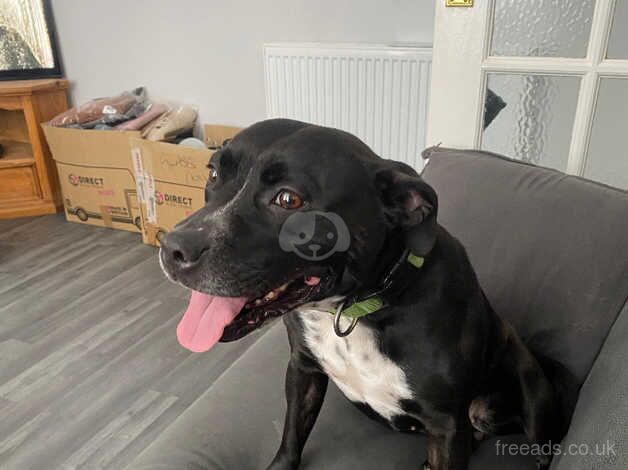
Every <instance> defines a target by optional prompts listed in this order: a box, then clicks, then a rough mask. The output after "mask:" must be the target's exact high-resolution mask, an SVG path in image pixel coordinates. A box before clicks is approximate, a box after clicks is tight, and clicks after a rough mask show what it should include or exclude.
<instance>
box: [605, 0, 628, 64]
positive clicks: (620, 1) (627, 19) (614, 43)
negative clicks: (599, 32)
mask: <svg viewBox="0 0 628 470" xmlns="http://www.w3.org/2000/svg"><path fill="white" fill-rule="evenodd" d="M606 57H607V58H609V59H628V0H617V3H616V4H615V14H614V15H613V25H612V27H611V35H610V37H609V38H608V51H607V53H606Z"/></svg>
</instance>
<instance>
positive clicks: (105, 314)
mask: <svg viewBox="0 0 628 470" xmlns="http://www.w3.org/2000/svg"><path fill="white" fill-rule="evenodd" d="M188 296H189V292H188V291H186V290H185V289H183V288H181V287H179V286H176V285H174V284H172V283H170V282H169V281H168V280H167V279H166V278H165V277H164V275H163V274H162V273H161V270H160V269H159V264H158V261H157V250H156V249H155V248H153V247H149V246H145V245H142V243H141V238H140V236H139V235H138V234H136V233H130V232H124V231H114V230H109V229H103V228H98V227H92V226H88V225H81V224H73V223H68V222H66V221H65V219H64V217H63V215H53V216H44V217H37V218H30V219H18V220H9V221H4V220H0V468H2V469H3V470H5V469H7V470H23V469H32V470H40V469H41V470H54V469H112V470H113V469H115V470H118V469H121V468H123V467H124V466H125V465H127V464H128V463H129V462H131V461H132V460H133V459H134V458H135V457H136V456H137V455H138V454H139V453H141V452H142V451H143V450H144V449H145V448H146V447H147V446H148V445H150V444H151V443H152V441H153V440H154V439H155V438H156V437H157V436H159V434H161V432H163V430H164V429H165V428H166V427H167V426H169V425H170V424H171V423H172V422H173V421H174V420H175V419H177V417H178V416H179V415H180V414H181V413H183V412H184V411H185V410H186V409H187V408H188V407H189V406H190V405H191V404H192V403H194V402H195V401H196V399H197V398H198V397H199V396H200V395H201V394H202V393H204V392H205V391H206V390H207V388H208V387H209V386H210V385H211V384H212V383H213V381H214V380H215V379H216V378H217V377H219V376H220V375H221V374H222V373H223V372H224V370H226V369H227V368H228V367H229V366H230V365H231V364H232V363H233V362H234V361H235V360H236V359H237V358H238V357H239V356H240V355H241V354H242V352H243V351H245V350H246V349H247V348H248V347H249V346H250V345H251V344H252V343H253V342H255V340H256V339H257V338H258V337H259V335H260V334H262V333H260V332H256V333H254V334H252V335H249V336H247V337H246V338H244V339H243V340H242V341H239V342H235V343H228V344H219V345H218V346H216V348H214V349H213V350H212V352H211V353H206V354H192V353H190V352H188V351H186V350H184V349H183V348H181V346H179V344H178V343H177V340H176V335H175V329H176V324H177V322H178V320H179V318H180V315H181V312H182V311H183V310H184V309H185V307H186V304H187V298H188Z"/></svg>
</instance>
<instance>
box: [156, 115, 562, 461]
mask: <svg viewBox="0 0 628 470" xmlns="http://www.w3.org/2000/svg"><path fill="white" fill-rule="evenodd" d="M205 196H206V205H205V207H204V208H202V209H201V210H199V211H198V212H196V213H195V214H193V215H191V216H190V217H189V218H187V219H186V220H185V221H183V222H182V223H180V224H179V225H178V226H177V227H176V228H175V229H174V230H173V231H171V232H170V233H169V234H168V235H167V236H166V237H165V238H164V239H163V240H162V245H161V253H160V261H161V264H162V267H163V269H164V271H165V272H166V274H167V275H168V276H169V278H171V279H172V280H174V281H176V282H179V283H181V284H182V285H184V286H186V287H188V288H190V289H192V290H193V294H192V299H191V302H190V307H189V308H188V310H187V312H186V313H185V315H184V317H183V319H182V321H181V323H180V324H179V327H178V330H177V332H178V336H179V340H180V342H181V343H182V344H183V345H184V346H186V347H188V348H189V349H192V350H194V351H205V350H207V349H209V348H210V347H211V346H213V345H214V344H215V343H216V342H217V341H219V340H220V341H232V340H236V339H238V338H240V337H242V336H244V335H246V334H247V333H249V332H251V331H252V330H255V329H256V328H259V327H260V326H261V325H262V324H263V323H264V322H265V321H266V320H267V319H270V318H272V317H277V316H281V315H284V314H285V315H284V317H283V318H284V322H285V324H286V326H287V330H288V335H289V339H290V346H291V350H292V353H291V357H290V363H289V367H288V371H287V375H286V395H287V400H288V411H287V415H286V420H285V427H284V433H283V439H282V442H281V446H280V448H279V451H278V453H277V455H276V457H275V459H274V460H273V462H272V464H271V466H270V468H273V469H280V468H281V469H284V468H286V469H288V468H292V469H293V468H297V467H298V465H299V462H300V458H301V451H302V449H303V446H304V444H305V441H306V439H307V437H308V435H309V433H310V431H311V429H312V427H313V425H314V422H315V420H316V417H317V415H318V412H319V410H320V408H321V405H322V403H323V398H324V396H325V391H326V388H327V383H328V379H329V378H330V377H331V378H332V380H334V382H335V383H336V384H337V385H338V387H339V388H340V389H341V390H342V391H343V392H344V394H345V395H346V396H347V397H348V398H349V400H351V401H352V402H354V403H355V404H356V405H358V406H359V407H360V408H362V409H363V410H364V411H365V412H366V413H368V414H369V415H371V416H373V417H375V418H376V419H379V420H381V421H383V422H385V423H386V424H387V425H389V426H390V427H392V428H394V429H396V430H400V431H405V432H419V431H421V432H425V433H426V434H427V460H426V462H425V464H424V468H431V469H432V470H440V469H466V468H467V464H468V460H469V455H470V454H471V450H472V447H473V445H474V439H473V436H474V433H475V434H476V437H482V436H483V435H484V434H488V433H500V432H512V431H517V430H523V431H525V433H526V434H527V436H528V438H529V439H530V441H532V442H533V443H536V444H539V445H543V444H546V443H548V442H550V441H552V442H554V443H557V442H560V439H561V438H562V436H563V435H564V432H565V431H566V426H567V425H568V423H567V421H568V416H567V415H568V413H564V412H563V411H562V408H561V406H560V403H559V399H558V396H557V395H558V393H557V388H555V386H556V384H555V383H554V382H555V380H554V377H551V376H550V374H549V373H548V370H549V368H545V370H544V368H542V367H541V365H540V364H539V360H540V359H537V358H535V356H534V355H533V354H532V353H531V352H530V351H529V350H528V349H527V348H526V346H525V345H524V344H523V342H522V341H521V340H520V339H519V337H518V336H517V334H516V333H515V332H514V331H513V329H512V328H511V327H510V326H509V325H508V324H507V323H506V322H505V321H503V320H502V319H500V317H498V316H497V315H496V314H495V312H494V311H493V310H492V308H491V306H490V304H489V302H488V301H487V299H486V297H485V295H484V293H483V291H482V289H481V287H480V285H479V284H478V281H477V279H476V276H475V273H474V271H473V268H472V267H471V265H470V263H469V259H468V257H467V254H466V253H465V250H464V248H463V247H462V245H461V244H460V243H459V242H458V240H456V239H455V238H454V237H453V236H451V235H450V234H449V233H447V231H446V230H445V229H444V228H443V227H441V226H440V225H439V224H438V223H437V221H436V214H437V207H438V204H437V197H436V194H435V192H434V190H433V189H432V188H431V187H430V186H429V185H428V184H426V183H425V182H424V181H423V180H422V179H421V178H420V177H419V176H418V174H417V173H416V172H415V171H414V170H413V169H411V168H410V167H408V166H406V165H404V164H401V163H397V162H394V161H390V160H384V159H381V158H380V157H378V156H377V155H375V154H374V153H373V152H372V151H371V150H370V149H369V148H368V147H367V146H366V145H365V144H364V143H362V142H361V141H360V140H359V139H357V138H355V137H353V136H351V135H350V134H347V133H345V132H341V131H338V130H334V129H329V128H324V127H319V126H314V125H310V124H306V123H302V122H296V121H290V120H283V119H277V120H269V121H264V122H260V123H258V124H255V125H253V126H251V127H249V128H247V129H245V130H243V131H242V132H241V133H239V134H238V135H237V136H236V137H235V138H233V139H232V140H231V141H230V142H229V143H228V144H226V145H225V146H224V147H223V148H222V149H220V150H219V151H218V152H217V153H216V154H215V155H214V156H213V158H212V160H211V163H210V165H209V182H208V184H207V188H206V191H205ZM295 214H297V215H296V216H295ZM347 237H348V239H347ZM301 241H302V242H301ZM365 299H366V300H365ZM356 312H358V314H359V315H363V316H361V318H360V319H359V321H358V322H357V325H354V324H353V323H354V321H353V317H354V316H358V315H356ZM334 313H337V314H336V315H334ZM348 317H351V318H348ZM350 324H351V325H352V326H355V328H354V329H353V331H351V332H350V333H349V334H348V335H347V336H342V335H345V334H347V332H348V331H349V330H350V328H351V326H350ZM546 374H547V375H546ZM548 377H549V378H548ZM550 459H551V456H550V455H547V454H545V455H541V456H539V457H538V465H539V466H540V467H542V468H545V467H547V466H548V465H549V462H550Z"/></svg>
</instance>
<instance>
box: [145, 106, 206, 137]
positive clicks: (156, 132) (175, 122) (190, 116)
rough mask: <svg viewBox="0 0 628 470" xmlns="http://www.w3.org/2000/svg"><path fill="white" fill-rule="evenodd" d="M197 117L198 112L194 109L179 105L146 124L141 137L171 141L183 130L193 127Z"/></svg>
mask: <svg viewBox="0 0 628 470" xmlns="http://www.w3.org/2000/svg"><path fill="white" fill-rule="evenodd" d="M197 117H198V113H197V112H196V110H195V109H193V108H190V107H189V106H180V107H178V108H176V109H173V110H170V111H168V112H167V113H165V114H164V115H163V116H162V117H160V118H159V119H156V120H155V121H153V122H152V123H151V124H149V125H148V126H146V128H144V130H143V131H142V137H144V138H145V139H146V140H152V141H165V142H169V141H172V140H174V139H175V138H176V137H177V136H178V135H179V134H182V133H183V132H184V131H187V130H190V129H193V128H194V125H195V124H196V118H197Z"/></svg>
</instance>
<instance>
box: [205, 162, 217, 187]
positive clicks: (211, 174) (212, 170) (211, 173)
mask: <svg viewBox="0 0 628 470" xmlns="http://www.w3.org/2000/svg"><path fill="white" fill-rule="evenodd" d="M207 168H209V177H208V179H209V182H210V183H215V182H216V180H217V179H218V171H217V170H216V168H214V167H213V166H212V165H208V166H207Z"/></svg>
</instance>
